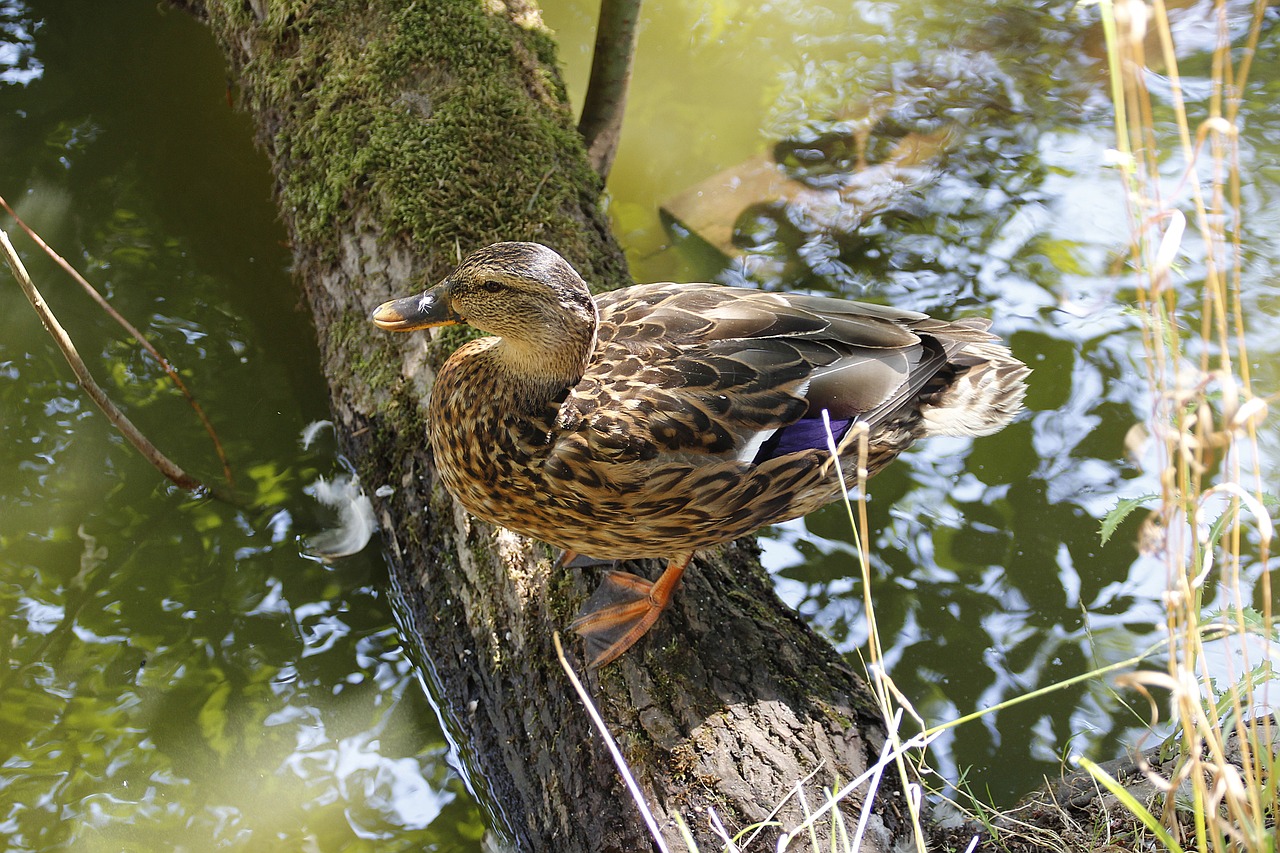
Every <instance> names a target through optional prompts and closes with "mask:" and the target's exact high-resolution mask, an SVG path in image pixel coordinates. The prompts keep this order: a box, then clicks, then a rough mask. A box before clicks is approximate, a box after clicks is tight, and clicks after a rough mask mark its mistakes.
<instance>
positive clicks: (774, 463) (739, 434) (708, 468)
mask: <svg viewBox="0 0 1280 853" xmlns="http://www.w3.org/2000/svg"><path fill="white" fill-rule="evenodd" d="M375 322H377V323H378V324H379V325H380V326H382V327H383V328H388V329H393V330H405V329H412V328H423V327H426V326H431V325H440V324H443V323H452V322H468V323H470V324H471V325H473V326H476V327H477V328H480V329H483V330H485V331H488V332H490V333H491V334H492V335H494V337H486V338H482V339H479V340H476V341H472V342H470V343H468V344H466V345H464V346H463V347H461V348H460V349H459V350H458V351H457V352H456V353H454V354H453V356H452V357H451V358H450V359H449V360H448V362H447V363H446V364H445V365H444V367H443V368H442V369H441V371H440V373H439V375H438V376H437V378H436V383H435V386H434V388H433V390H432V397H431V402H430V410H429V416H430V427H429V430H430V439H431V444H432V447H433V449H434V451H435V458H436V462H437V465H438V467H439V470H440V473H441V476H442V478H443V481H444V484H445V486H446V487H447V488H448V489H449V490H450V491H451V492H452V493H453V494H454V495H455V496H456V497H457V498H458V500H459V501H461V503H462V505H463V506H465V507H466V508H467V509H468V510H469V511H470V512H472V513H474V514H475V515H477V516H480V517H481V518H484V519H486V520H488V521H491V522H493V523H495V524H499V525H502V526H503V527H506V528H509V529H511V530H515V531H518V532H520V533H524V534H526V535H529V536H533V537H536V538H538V539H541V540H543V541H545V542H548V543H550V544H553V545H556V546H559V547H560V548H564V549H566V550H567V551H571V552H576V553H580V554H586V555H590V556H592V557H597V558H600V559H632V558H639V557H666V558H669V559H670V560H671V562H672V566H673V567H674V566H676V564H677V563H678V564H679V568H680V569H683V565H684V563H685V562H687V560H688V557H689V555H691V554H692V553H693V552H694V551H697V550H699V549H701V548H706V547H709V546H712V545H715V544H718V543H721V542H725V541H728V540H730V539H733V538H736V537H738V536H742V535H745V534H747V533H750V532H752V531H754V530H756V529H757V528H759V527H762V526H764V525H766V524H771V523H775V522H779V521H783V520H786V519H790V518H795V517H797V516H800V515H803V514H805V513H808V512H811V511H812V510H815V509H817V508H818V507H820V506H822V505H824V504H826V503H829V502H830V501H832V500H835V499H836V498H838V497H839V496H840V495H842V494H843V493H844V491H845V489H846V487H848V486H850V485H852V481H853V479H854V478H855V477H856V469H857V464H856V456H857V451H856V447H855V444H856V441H855V436H856V433H857V430H856V429H851V428H850V427H851V425H853V424H858V423H860V424H865V426H866V429H867V431H868V444H869V448H870V450H869V462H868V465H867V467H868V469H869V473H871V474H874V473H875V472H876V471H878V470H880V469H881V468H882V467H884V465H886V464H888V463H889V462H890V461H891V460H892V459H893V458H894V457H895V456H897V455H898V453H900V452H901V451H902V450H904V449H905V448H906V447H908V446H909V445H910V444H911V443H912V442H913V441H914V440H915V439H917V438H920V437H923V436H927V435H937V434H951V435H985V434H988V433H991V432H995V431H996V430H998V429H1000V428H1001V427H1002V426H1004V425H1005V424H1006V423H1008V422H1009V420H1010V419H1011V418H1012V417H1013V416H1014V415H1015V414H1016V413H1017V411H1018V409H1019V408H1020V405H1021V400H1022V396H1023V393H1024V390H1025V385H1024V379H1025V376H1026V375H1027V372H1028V371H1027V368H1026V367H1025V366H1023V364H1022V363H1021V362H1019V361H1017V360H1016V359H1014V358H1013V357H1012V356H1011V355H1010V354H1009V351H1008V350H1007V349H1006V348H1005V347H1004V346H1003V345H1002V344H1000V343H999V342H998V341H997V340H996V339H995V338H994V337H993V336H992V335H991V334H989V333H988V332H987V331H986V329H987V326H988V325H989V324H988V323H987V322H986V321H981V320H962V321H958V322H954V323H948V322H944V321H941V320H935V319H933V318H931V317H928V316H926V315H923V314H919V313H916V312H910V311H899V310H896V309H892V308H886V307H882V306H878V305H869V304H864V303H858V302H850V301H846V300H840V299H833V298H829V297H822V296H807V295H798V294H779V293H765V292H760V291H754V290H748V289H743V288H732V287H722V286H718V285H712V284H647V285H638V286H635V287H630V288H625V289H622V290H618V291H614V292H612V293H606V294H603V295H601V296H599V297H597V298H596V299H595V300H594V301H593V300H592V298H591V296H590V294H589V292H588V290H587V288H586V285H585V284H584V283H583V282H582V280H581V278H579V276H578V275H577V273H576V272H574V270H573V269H572V267H570V266H569V265H568V264H567V263H566V262H565V261H564V260H563V259H562V258H561V257H560V256H559V255H557V254H556V253H554V252H553V251H551V250H550V249H547V248H546V247H543V246H540V245H538V244H535V243H499V244H495V245H493V246H489V247H487V248H485V249H481V250H480V251H478V252H476V253H475V254H473V255H471V256H470V257H469V258H467V259H466V260H465V261H464V262H463V263H462V265H461V266H459V268H458V269H457V270H456V271H455V272H454V273H453V274H452V275H450V276H449V277H448V278H447V279H445V280H444V281H443V282H442V283H441V284H440V285H438V286H437V287H435V288H432V289H431V290H429V291H427V292H426V293H424V294H422V295H421V296H417V297H410V298H408V299H405V300H397V301H395V302H391V303H387V304H386V305H384V306H382V307H381V308H380V309H379V311H378V313H377V314H376V315H375ZM823 410H826V412H827V414H828V416H829V419H830V421H831V422H832V424H833V428H834V431H835V433H836V436H837V441H838V442H839V444H838V447H839V452H840V455H841V456H842V457H844V464H843V468H844V472H845V475H846V478H848V479H849V481H850V482H847V483H843V484H842V483H840V482H838V481H837V479H836V477H835V474H834V470H833V461H832V458H831V454H830V453H829V452H828V450H827V444H826V437H825V431H824V429H823V428H822V427H821V417H822V412H823ZM619 577H622V576H619ZM631 577H632V576H625V577H623V578H622V580H623V585H624V586H627V585H629V584H631V581H628V580H626V578H631ZM678 577H679V571H678V570H677V571H676V572H675V578H673V579H672V580H671V581H670V582H669V584H668V585H669V586H670V587H674V585H675V580H677V579H678ZM633 580H636V581H637V583H638V584H639V586H638V587H637V589H639V591H638V592H635V593H634V594H632V593H619V591H618V590H617V589H615V590H614V591H613V592H614V594H613V595H611V596H606V598H607V599H608V601H607V602H606V604H605V605H603V610H609V604H610V603H612V602H613V601H617V600H621V601H623V603H624V605H625V606H626V607H629V608H630V609H632V610H635V609H636V608H637V607H641V609H644V608H645V607H647V608H648V609H649V610H653V609H654V607H656V608H657V610H660V609H661V607H662V606H664V605H665V603H666V602H665V600H663V601H654V600H653V597H652V595H651V594H650V593H649V592H648V588H647V582H642V581H638V579H633ZM628 588H630V587H628ZM668 592H669V590H668ZM638 599H646V601H644V602H642V605H643V606H641V605H636V604H634V602H635V601H637V600H638ZM597 609H600V608H597ZM614 609H615V610H616V609H617V607H616V606H615V607H614ZM656 615H657V614H656V612H654V613H652V614H650V616H648V617H646V625H645V627H646V628H647V625H648V624H651V623H652V621H653V618H656ZM587 621H590V620H587ZM579 622H580V623H582V622H583V620H579ZM579 627H580V630H581V625H580V626H579ZM584 633H587V632H585V631H584ZM640 633H643V630H641V631H640ZM636 636H639V635H638V634H637V635H636ZM634 639H635V637H631V638H630V640H629V642H627V643H626V645H630V643H631V642H634ZM609 640H610V642H612V640H613V634H609ZM596 645H597V646H598V645H599V643H597V644H596ZM623 649H625V646H623ZM597 651H601V650H600V649H597ZM609 651H610V653H611V654H612V656H616V654H618V653H621V650H613V649H610V650H609ZM600 657H601V656H600V655H599V654H597V659H596V661H595V663H596V664H597V665H598V664H600V663H603V662H607V661H604V660H601V659H600ZM608 659H612V657H609V658H608Z"/></svg>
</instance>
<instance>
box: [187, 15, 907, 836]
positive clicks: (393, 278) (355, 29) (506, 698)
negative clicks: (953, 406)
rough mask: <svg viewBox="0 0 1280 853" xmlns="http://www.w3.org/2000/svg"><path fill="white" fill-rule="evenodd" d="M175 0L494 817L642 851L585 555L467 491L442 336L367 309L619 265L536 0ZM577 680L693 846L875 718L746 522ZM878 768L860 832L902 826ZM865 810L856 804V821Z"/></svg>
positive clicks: (600, 680) (833, 763)
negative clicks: (586, 655)
mask: <svg viewBox="0 0 1280 853" xmlns="http://www.w3.org/2000/svg"><path fill="white" fill-rule="evenodd" d="M175 2H178V3H179V4H180V5H182V6H184V7H186V8H188V9H190V10H191V11H192V12H193V13H195V14H196V15H197V16H199V17H200V18H202V19H203V20H205V21H206V22H207V23H208V24H209V25H210V27H211V29H212V31H213V32H214V34H215V35H216V37H217V39H218V41H219V43H220V44H221V45H222V47H223V48H224V50H225V52H226V54H227V57H228V60H229V63H230V67H231V74H232V76H233V78H234V80H236V81H237V82H238V85H239V87H240V95H241V101H242V103H243V106H244V107H245V108H246V109H247V110H248V111H249V112H250V113H251V114H252V116H253V117H254V119H255V120H256V123H257V127H258V132H259V139H260V141H261V144H262V145H263V146H264V147H265V148H266V150H267V152H268V154H269V156H270V158H271V162H272V164H273V167H274V170H275V175H276V182H277V192H278V197H279V202H280V207H281V211H282V215H283V217H284V219H285V222H286V224H287V226H288V228H289V231H290V235H291V238H292V240H293V251H294V256H295V259H296V269H297V275H298V278H299V281H300V283H301V285H302V288H303V290H304V292H305V293H306V297H307V300H308V303H309V305H310V308H311V311H312V313H313V314H314V317H315V323H316V329H317V334H318V336H319V341H320V351H321V355H322V359H323V369H324V372H325V375H326V376H327V378H328V382H329V389H330V396H331V402H332V407H333V413H334V416H335V422H336V423H337V424H338V428H339V433H340V435H341V439H342V446H343V448H344V450H345V452H346V453H347V454H348V456H349V458H350V459H351V460H352V462H353V463H354V464H355V466H356V468H357V469H358V472H359V474H360V478H361V482H362V483H363V484H364V487H365V489H366V490H367V491H368V492H370V493H371V494H372V493H374V492H375V490H380V494H381V495H385V497H384V496H379V497H375V498H374V502H375V506H376V507H377V510H378V513H379V520H380V522H381V525H382V529H383V535H384V541H385V544H386V547H387V549H388V551H389V554H390V557H391V560H390V562H391V565H392V573H393V586H394V590H395V595H394V598H395V600H396V603H397V605H398V612H399V613H400V614H401V616H402V622H403V628H404V632H405V634H406V635H407V636H408V637H409V639H410V642H411V643H413V644H416V645H418V652H419V654H420V658H421V659H420V665H421V666H422V668H423V671H424V673H426V674H427V676H428V677H429V679H430V681H431V682H432V684H433V687H434V693H435V696H436V699H437V700H438V703H439V705H440V707H441V711H442V716H443V718H444V722H445V725H446V727H447V729H448V730H449V731H450V733H451V735H452V736H453V737H454V738H455V739H456V740H457V742H458V743H459V745H460V748H461V753H462V755H463V756H464V760H465V761H466V763H467V764H468V768H469V771H470V772H471V773H472V774H473V777H474V778H476V779H477V780H478V781H481V782H482V783H483V785H484V786H487V792H488V805H489V807H490V808H491V811H492V812H493V814H494V818H495V820H494V824H495V830H496V831H498V832H499V833H504V834H507V835H509V836H510V837H511V840H512V841H514V842H515V844H516V846H517V847H518V848H519V849H522V850H530V851H556V853H574V851H628V853H630V852H631V851H638V850H644V849H648V848H649V846H650V842H649V841H648V840H647V838H648V835H647V833H646V831H645V829H644V826H643V824H642V823H641V821H640V819H639V817H638V813H637V810H636V807H635V806H634V804H633V803H632V802H631V800H630V799H629V797H628V796H627V795H626V793H625V791H624V789H623V787H622V785H621V783H620V781H619V779H618V776H617V774H616V772H615V770H614V768H613V766H612V764H611V763H610V760H609V758H608V755H607V753H606V751H605V750H604V748H603V746H602V744H601V741H600V738H599V737H598V736H596V735H595V734H594V733H593V731H592V729H591V726H590V723H589V721H588V717H587V715H586V713H585V711H584V709H583V708H582V707H581V705H580V703H579V701H578V699H577V698H576V696H575V695H574V693H573V691H572V689H571V688H570V686H569V682H568V681H567V679H566V677H565V675H564V673H563V672H562V670H561V668H560V666H559V664H558V663H557V660H556V657H555V654H554V652H553V646H552V641H551V638H552V634H553V632H556V631H564V628H565V626H566V625H567V624H568V622H569V621H570V620H571V619H572V617H573V615H574V614H575V613H576V611H577V609H578V607H579V605H580V604H581V602H582V601H583V600H584V599H585V597H586V595H587V594H588V592H589V591H590V590H591V589H592V588H593V587H594V586H595V584H596V583H597V582H598V573H597V572H595V571H594V570H592V571H588V572H578V571H570V570H561V569H557V568H555V567H554V566H553V559H552V558H553V555H552V554H550V553H549V552H548V549H546V548H545V547H543V546H541V545H537V544H536V543H530V542H527V541H524V540H522V539H520V538H518V537H515V536H513V535H511V534H508V533H505V532H503V531H498V530H494V529H492V528H490V527H489V526H488V525H486V524H484V523H481V522H479V521H476V520H475V519H472V518H469V517H468V516H467V515H466V514H465V513H464V512H462V511H461V510H460V509H459V508H458V506H457V505H456V504H455V503H454V501H453V500H452V498H450V496H449V495H448V494H447V493H445V492H444V491H443V490H442V488H441V487H440V486H439V484H438V483H437V482H436V479H435V475H434V472H433V470H432V465H431V454H430V451H429V448H428V446H427V442H426V437H425V431H424V424H423V419H424V417H425V400H426V398H427V396H428V395H429V392H430V386H431V379H432V376H433V375H434V368H435V367H437V366H438V365H439V364H440V363H441V361H442V359H443V358H444V357H445V356H446V355H447V352H448V350H449V349H450V348H451V346H452V345H453V344H456V342H457V339H456V336H453V337H450V336H447V335H446V336H440V337H439V338H437V339H436V340H433V341H430V342H428V341H427V340H426V339H425V338H424V337H422V336H421V335H417V334H415V335H408V336H390V335H386V334H383V333H381V332H379V331H377V330H376V329H374V328H373V327H372V326H371V325H370V323H369V320H368V318H369V315H370V312H371V311H372V309H373V308H374V306H376V305H377V304H378V303H380V302H381V301H383V300H385V299H388V298H390V297H393V296H401V295H405V294H407V293H409V292H411V291H414V290H415V289H419V288H421V287H422V286H423V285H424V284H425V283H426V282H427V281H431V280H435V279H438V278H440V277H441V276H443V275H444V274H445V273H447V272H448V271H449V269H450V268H451V266H452V265H453V264H454V263H455V262H456V261H457V260H458V259H459V257H460V255H462V254H465V253H466V252H469V251H470V250H472V249H475V248H478V247H479V246H482V245H484V244H486V243H489V242H492V241H495V240H499V239H505V240H537V241H540V242H543V243H546V244H548V245H550V246H552V247H553V248H555V249H556V250H558V251H559V252H561V253H562V254H563V255H565V257H566V258H568V259H569V260H570V261H571V262H572V263H573V264H574V265H575V266H576V267H577V269H578V270H579V271H580V272H581V273H582V274H583V276H584V278H586V279H587V280H588V281H591V282H593V284H594V285H595V286H597V287H612V286H618V285H619V284H622V283H624V282H626V280H627V279H626V272H625V263H624V261H623V258H622V255H621V252H620V251H619V249H618V247H617V245H616V244H615V243H614V241H613V238H612V237H611V236H610V234H609V232H608V226H607V222H606V219H605V217H604V215H603V213H602V212H601V210H600V208H599V205H598V199H599V194H600V191H601V187H600V182H599V180H598V179H597V178H596V176H595V175H594V174H593V173H592V171H591V168H590V166H589V165H588V163H587V160H586V157H585V154H584V150H583V146H582V142H581V140H580V138H579V137H578V136H577V134H576V132H575V130H574V128H573V123H572V120H571V117H570V115H569V111H568V109H567V106H566V103H565V100H566V99H565V93H564V89H563V86H562V84H561V82H560V78H559V75H558V72H557V70H556V67H555V60H554V45H553V43H552V41H551V38H550V36H549V35H548V34H547V32H546V31H545V30H544V29H543V28H542V26H541V23H540V21H539V18H538V12H537V9H536V8H535V7H533V6H531V5H527V4H526V0H507V2H506V3H505V4H504V3H502V2H481V0H431V2H422V1H421V0H418V2H410V0H387V2H381V3H376V4H373V5H374V7H375V8H373V9H370V8H368V7H369V4H367V3H365V2H363V0H362V2H359V3H356V2H350V0H314V1H313V2H302V0H295V2H283V0H175ZM382 487H390V488H391V489H392V490H393V491H391V493H390V494H387V490H386V489H383V488H382ZM641 571H646V572H647V573H648V574H650V575H651V576H652V575H653V574H654V572H655V567H653V566H647V567H643V568H642V569H641ZM575 639H576V638H570V639H568V640H567V641H566V645H567V646H568V647H569V649H570V651H571V654H572V653H577V654H578V655H579V656H580V650H579V648H578V646H577V645H576V644H575V641H574V640H575ZM590 685H591V689H592V692H593V694H594V697H595V700H596V702H597V703H598V705H599V707H600V709H601V712H602V713H603V715H604V717H605V719H606V720H607V721H608V723H609V726H610V728H611V729H612V731H613V732H614V734H615V736H616V737H618V739H619V741H620V742H621V744H622V747H623V750H624V752H625V753H626V755H627V758H628V760H629V762H630V764H631V766H632V768H633V769H634V771H635V773H636V775H637V777H638V778H639V779H640V781H641V784H642V786H643V787H644V788H645V790H646V792H647V796H648V798H649V799H650V802H651V804H652V805H653V807H654V810H655V813H656V814H657V816H658V818H659V821H660V823H661V825H662V827H663V831H664V833H665V834H666V836H667V839H668V840H669V841H670V842H672V846H673V848H675V849H683V847H684V845H683V844H682V843H681V842H680V841H679V840H678V839H679V836H678V834H677V832H676V829H675V828H674V818H675V816H676V815H677V814H679V815H682V816H683V817H684V819H685V820H686V822H687V823H688V824H689V825H690V826H691V828H692V830H693V833H694V836H695V838H696V839H697V841H698V843H699V845H700V846H701V848H702V849H703V850H716V849H721V847H722V846H723V845H722V844H720V843H718V842H717V841H716V840H715V836H714V835H713V834H712V831H711V829H710V825H709V822H708V817H707V809H708V808H709V807H713V808H714V809H715V811H716V813H717V814H718V816H719V818H720V820H721V821H723V823H724V825H725V826H726V827H727V828H728V830H729V832H730V833H731V834H732V833H735V832H737V831H738V830H739V829H742V828H744V827H746V826H749V825H751V824H753V823H756V822H759V821H764V820H766V819H767V818H768V816H769V814H770V812H771V811H772V810H773V809H774V807H775V806H777V805H778V804H779V803H783V801H784V800H785V804H784V805H783V808H782V810H781V812H780V814H779V816H778V818H777V819H778V820H780V821H781V822H782V823H783V824H784V825H787V826H794V825H795V824H796V823H797V822H798V820H799V819H800V816H801V812H802V806H801V805H800V803H799V802H798V800H797V798H796V797H794V796H793V797H791V798H790V799H788V795H789V794H790V793H791V792H792V789H793V787H794V786H795V785H796V784H797V783H799V782H801V780H806V779H807V781H806V782H805V783H804V789H805V799H806V800H807V803H808V804H810V805H811V806H816V804H817V803H820V802H821V801H822V799H823V798H822V795H821V790H822V789H823V788H824V787H825V788H831V787H833V786H838V785H840V784H844V783H845V782H848V781H849V780H850V779H852V778H853V777H855V776H856V775H858V774H859V773H861V772H863V771H864V770H866V769H867V767H868V766H869V764H870V763H871V762H873V761H874V760H875V758H876V756H877V755H878V752H879V750H880V747H881V745H882V743H883V738H884V735H883V730H882V727H881V722H880V720H879V715H878V713H877V712H876V710H875V708H874V706H873V705H872V703H871V701H870V699H869V696H868V694H867V691H866V688H865V686H864V685H863V683H862V682H861V681H860V679H859V678H858V677H857V676H856V675H855V674H854V673H853V672H851V671H850V670H849V669H848V668H847V667H846V666H845V665H844V664H843V662H842V661H841V659H840V658H839V656H838V655H836V654H835V652H834V651H833V650H832V648H831V647H830V646H829V645H828V644H827V643H826V642H824V641H822V640H821V639H819V638H817V637H815V636H814V635H813V634H812V633H811V632H810V631H809V630H808V628H807V627H806V626H805V625H804V624H803V623H802V622H801V621H800V619H799V618H798V617H797V616H796V614H795V613H793V612H792V611H790V610H789V609H788V608H787V607H786V606H785V605H783V604H782V603H781V602H780V601H779V600H778V599H777V597H776V596H775V595H774V593H773V590H772V587H771V585H770V583H769V579H768V577H767V576H766V575H765V573H764V572H763V571H762V570H761V569H760V566H759V563H758V561H757V560H756V553H755V550H754V546H753V545H752V544H751V543H749V542H741V543H737V544H736V545H735V546H732V547H729V548H726V549H724V550H723V551H718V552H715V553H711V554H708V555H704V556H703V557H700V558H699V559H698V560H697V561H696V562H695V563H694V565H693V567H692V570H691V571H690V572H689V573H688V574H687V575H686V581H685V583H684V587H683V588H682V589H681V590H680V592H679V593H678V594H677V596H676V603H675V604H674V605H673V606H672V608H671V610H670V612H668V613H667V614H665V615H664V617H663V618H662V620H661V621H660V622H659V624H658V626H657V627H656V628H655V629H654V630H653V631H652V632H651V634H650V635H649V636H648V637H646V638H645V639H644V640H643V641H642V642H641V643H640V644H639V645H638V646H637V648H636V649H634V650H632V652H630V653H628V654H627V655H625V656H624V657H623V658H622V660H621V661H619V662H618V663H616V664H613V665H611V666H609V667H606V668H605V669H604V670H602V671H601V672H600V673H599V674H598V675H596V676H592V677H591V679H590ZM811 774H812V775H811ZM891 777H892V774H886V776H885V779H886V781H885V783H884V784H883V785H882V787H881V790H880V794H879V796H878V798H877V802H876V804H875V817H874V818H873V820H872V823H871V827H872V831H871V832H870V833H869V834H868V841H866V842H864V847H863V849H864V850H888V849H890V848H891V847H892V846H893V844H894V842H895V841H896V839H897V838H898V836H899V835H900V833H901V831H902V829H903V825H902V815H901V807H902V799H901V793H900V791H899V790H898V788H897V787H896V783H895V782H894V781H893V780H892V779H891ZM859 806H860V796H857V797H853V798H851V800H849V801H847V802H846V805H845V810H846V818H845V819H846V823H847V825H849V826H850V827H852V826H853V825H854V823H855V822H856V820H857V814H856V809H857V808H858V807H859ZM850 815H851V816H850ZM819 834H820V835H821V834H822V832H821V830H819ZM776 835H777V830H776V829H767V830H765V832H764V835H763V839H762V840H761V841H758V842H757V843H758V844H759V847H757V849H773V844H774V842H773V841H772V840H771V839H772V838H773V837H776Z"/></svg>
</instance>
